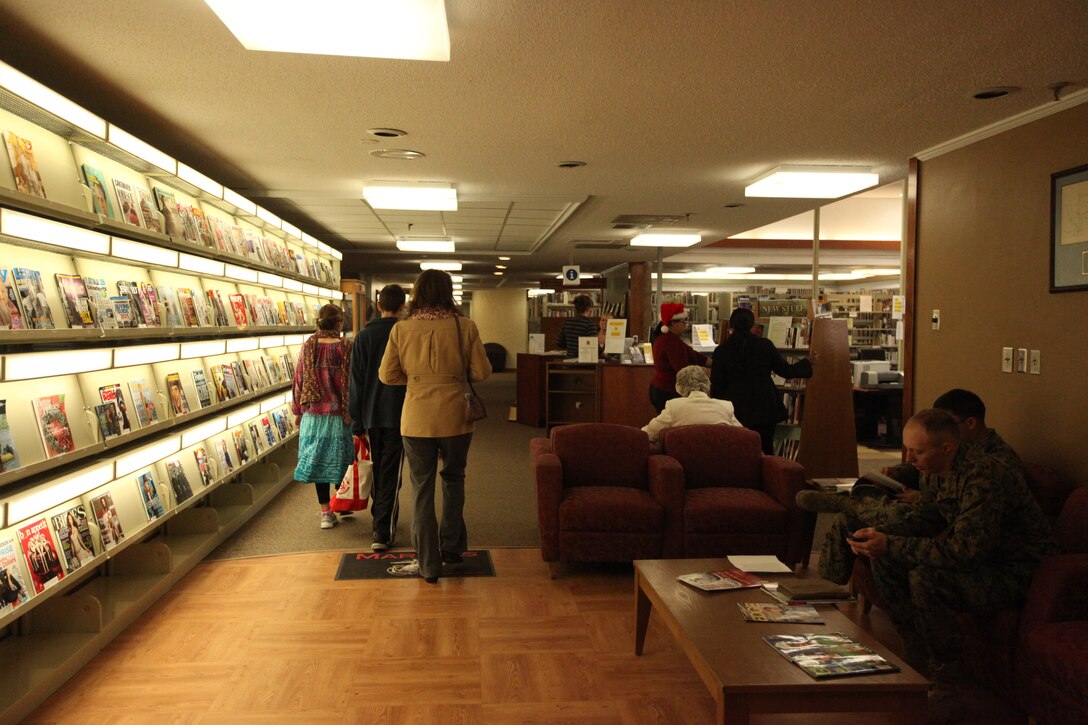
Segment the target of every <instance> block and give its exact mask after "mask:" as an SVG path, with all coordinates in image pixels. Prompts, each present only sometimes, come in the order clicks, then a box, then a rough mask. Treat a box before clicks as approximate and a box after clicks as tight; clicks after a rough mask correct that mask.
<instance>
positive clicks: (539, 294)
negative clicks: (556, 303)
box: [529, 288, 555, 297]
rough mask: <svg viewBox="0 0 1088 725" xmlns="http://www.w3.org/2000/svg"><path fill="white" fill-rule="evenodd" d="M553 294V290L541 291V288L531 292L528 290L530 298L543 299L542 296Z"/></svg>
mask: <svg viewBox="0 0 1088 725" xmlns="http://www.w3.org/2000/svg"><path fill="white" fill-rule="evenodd" d="M554 292H555V290H553V289H543V288H541V289H531V290H529V296H530V297H543V296H544V295H550V294H553V293H554Z"/></svg>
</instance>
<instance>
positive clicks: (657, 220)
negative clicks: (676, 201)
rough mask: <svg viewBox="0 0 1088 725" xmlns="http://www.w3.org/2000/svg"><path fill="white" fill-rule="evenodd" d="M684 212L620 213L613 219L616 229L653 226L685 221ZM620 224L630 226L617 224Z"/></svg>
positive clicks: (613, 225)
mask: <svg viewBox="0 0 1088 725" xmlns="http://www.w3.org/2000/svg"><path fill="white" fill-rule="evenodd" d="M685 219H686V217H685V216H684V215H683V214H620V215H619V216H618V217H616V218H615V219H613V220H612V227H613V228H614V229H621V228H622V229H636V228H639V227H652V226H657V225H658V224H679V223H680V222H683V221H685ZM620 224H624V225H630V226H623V227H620V226H617V225H620Z"/></svg>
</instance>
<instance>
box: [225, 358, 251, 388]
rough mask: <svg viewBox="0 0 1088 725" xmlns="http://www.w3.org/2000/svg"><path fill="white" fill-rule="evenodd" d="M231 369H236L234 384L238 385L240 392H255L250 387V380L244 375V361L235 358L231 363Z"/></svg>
mask: <svg viewBox="0 0 1088 725" xmlns="http://www.w3.org/2000/svg"><path fill="white" fill-rule="evenodd" d="M230 369H231V370H233V371H234V384H235V385H237V386H238V392H239V394H241V395H245V394H246V393H251V392H253V390H252V389H251V388H250V387H249V381H248V380H246V378H245V376H244V375H242V363H240V362H238V361H237V360H235V361H234V362H232V363H231V364H230Z"/></svg>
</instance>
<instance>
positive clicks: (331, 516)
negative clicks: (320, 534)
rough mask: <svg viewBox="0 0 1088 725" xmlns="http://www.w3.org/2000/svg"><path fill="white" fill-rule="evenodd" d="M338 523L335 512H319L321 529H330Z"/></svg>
mask: <svg viewBox="0 0 1088 725" xmlns="http://www.w3.org/2000/svg"><path fill="white" fill-rule="evenodd" d="M338 523H340V519H338V518H336V512H335V511H322V512H321V528H323V529H331V528H332V527H333V526H336V525H337V524H338Z"/></svg>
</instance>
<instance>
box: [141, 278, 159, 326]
mask: <svg viewBox="0 0 1088 725" xmlns="http://www.w3.org/2000/svg"><path fill="white" fill-rule="evenodd" d="M140 290H141V293H142V297H143V298H144V299H146V300H147V304H148V306H150V308H151V314H152V315H154V317H155V326H156V327H161V326H162V311H161V310H160V309H159V293H158V292H156V291H155V285H153V284H151V283H150V282H144V283H143V284H142V285H140Z"/></svg>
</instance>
